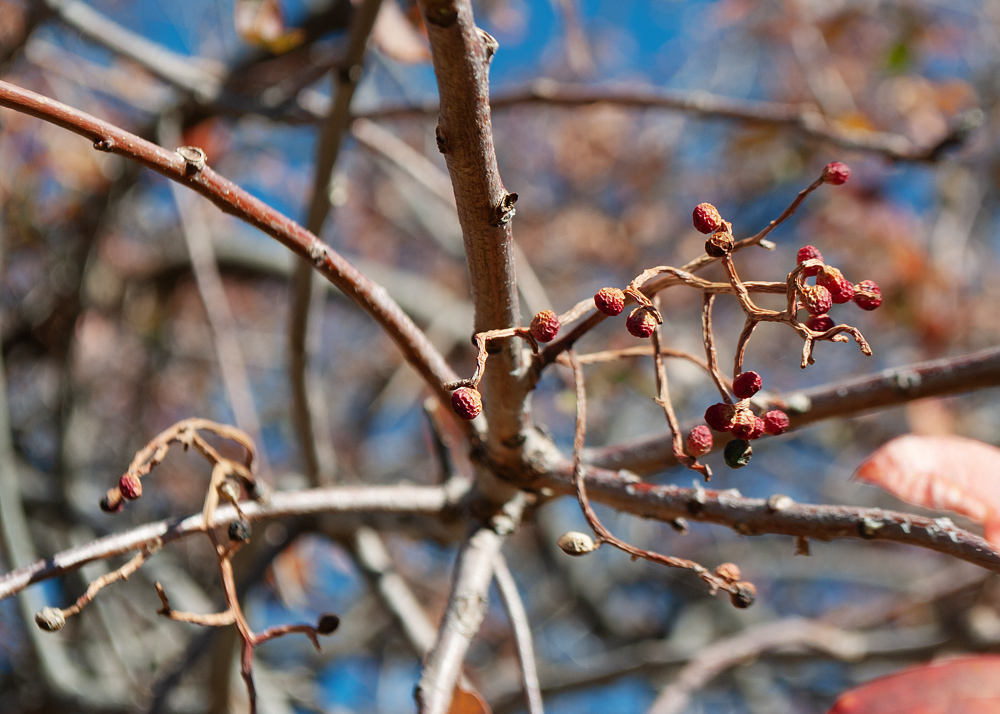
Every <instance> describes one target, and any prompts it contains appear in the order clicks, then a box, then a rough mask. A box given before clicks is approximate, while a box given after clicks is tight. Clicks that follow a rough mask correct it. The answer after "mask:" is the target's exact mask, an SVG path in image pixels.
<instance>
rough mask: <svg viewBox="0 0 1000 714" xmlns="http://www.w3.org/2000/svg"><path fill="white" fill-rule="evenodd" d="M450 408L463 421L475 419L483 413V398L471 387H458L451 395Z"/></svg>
mask: <svg viewBox="0 0 1000 714" xmlns="http://www.w3.org/2000/svg"><path fill="white" fill-rule="evenodd" d="M451 408H452V409H454V410H455V413H456V414H458V415H459V416H460V417H462V418H463V419H466V420H472V419H475V418H476V417H477V416H479V413H480V412H481V411H483V396H482V395H481V394H480V393H479V390H477V389H473V388H472V387H459V388H458V389H456V390H455V391H454V392H453V393H452V395H451Z"/></svg>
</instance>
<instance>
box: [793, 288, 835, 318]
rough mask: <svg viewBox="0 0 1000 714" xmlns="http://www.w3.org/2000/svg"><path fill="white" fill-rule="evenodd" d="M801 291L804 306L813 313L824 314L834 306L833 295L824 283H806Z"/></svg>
mask: <svg viewBox="0 0 1000 714" xmlns="http://www.w3.org/2000/svg"><path fill="white" fill-rule="evenodd" d="M799 292H800V295H801V296H802V306H803V307H804V308H805V309H806V310H808V311H809V312H810V313H812V314H813V315H823V314H825V313H827V312H829V311H830V308H831V307H833V297H832V296H831V295H830V291H829V290H827V289H826V288H824V287H823V286H822V285H806V286H805V287H803V288H802V290H800V291H799Z"/></svg>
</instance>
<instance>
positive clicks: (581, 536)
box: [556, 531, 597, 556]
mask: <svg viewBox="0 0 1000 714" xmlns="http://www.w3.org/2000/svg"><path fill="white" fill-rule="evenodd" d="M556 543H557V544H558V546H559V548H560V549H561V550H562V552H563V553H565V554H566V555H574V556H577V555H586V554H587V553H592V552H593V551H594V550H596V549H597V543H595V542H594V539H593V538H591V537H590V536H589V535H587V534H586V533H580V532H579V531H569V532H568V533H563V534H562V535H561V536H559V540H558V541H556Z"/></svg>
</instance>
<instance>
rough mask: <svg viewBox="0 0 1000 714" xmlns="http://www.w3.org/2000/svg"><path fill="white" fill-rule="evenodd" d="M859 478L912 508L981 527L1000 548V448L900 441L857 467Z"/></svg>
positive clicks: (948, 440) (968, 442)
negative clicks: (947, 514) (952, 514)
mask: <svg viewBox="0 0 1000 714" xmlns="http://www.w3.org/2000/svg"><path fill="white" fill-rule="evenodd" d="M855 478H857V479H859V480H861V481H864V482H865V483H870V484H873V485H875V486H879V487H881V488H883V489H885V490H886V491H888V492H889V493H891V494H892V495H894V496H896V497H897V498H900V499H902V500H904V501H906V502H907V503H912V504H914V505H917V506H923V507H924V508H931V509H935V510H945V511H954V512H955V513H960V514H961V515H963V516H967V517H969V518H971V519H972V520H974V521H977V522H979V523H982V524H983V526H984V527H985V531H986V532H985V537H986V539H987V540H988V541H990V542H991V543H993V544H994V545H997V546H998V547H1000V449H998V448H997V447H995V446H990V445H989V444H984V443H983V442H981V441H975V440H974V439H965V438H963V437H960V436H916V435H914V434H907V435H906V436H899V437H896V438H895V439H893V440H892V441H890V442H889V443H887V444H885V445H884V446H882V447H881V448H879V449H877V450H876V451H875V453H874V454H872V455H871V456H870V457H868V459H867V460H866V461H865V462H864V463H863V464H861V466H859V467H858V470H857V472H856V473H855Z"/></svg>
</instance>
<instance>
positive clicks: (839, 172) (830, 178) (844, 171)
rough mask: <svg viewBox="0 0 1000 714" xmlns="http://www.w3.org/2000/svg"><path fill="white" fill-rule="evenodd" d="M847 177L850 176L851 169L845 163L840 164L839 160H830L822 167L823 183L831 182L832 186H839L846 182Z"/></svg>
mask: <svg viewBox="0 0 1000 714" xmlns="http://www.w3.org/2000/svg"><path fill="white" fill-rule="evenodd" d="M849 178H851V169H850V167H848V165H847V164H842V163H840V162H839V161H831V162H830V163H829V164H827V165H826V166H824V167H823V182H824V183H832V184H833V185H834V186H840V185H842V184H845V183H847V180H848V179H849Z"/></svg>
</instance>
